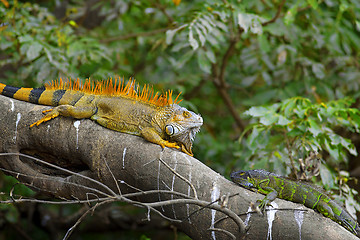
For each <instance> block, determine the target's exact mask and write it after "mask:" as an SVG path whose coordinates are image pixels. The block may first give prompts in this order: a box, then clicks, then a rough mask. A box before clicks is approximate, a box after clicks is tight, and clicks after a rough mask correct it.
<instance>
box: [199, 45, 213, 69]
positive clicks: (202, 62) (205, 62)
mask: <svg viewBox="0 0 360 240" xmlns="http://www.w3.org/2000/svg"><path fill="white" fill-rule="evenodd" d="M197 53H198V54H197V60H198V64H199V67H200V69H201V70H203V71H204V72H206V73H211V63H210V61H209V59H208V58H207V57H206V54H205V52H204V50H202V49H200V50H199V51H197Z"/></svg>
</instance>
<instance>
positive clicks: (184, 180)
mask: <svg viewBox="0 0 360 240" xmlns="http://www.w3.org/2000/svg"><path fill="white" fill-rule="evenodd" d="M44 109H48V107H46V106H39V105H34V104H30V103H26V102H21V101H17V100H13V99H10V98H7V97H4V96H0V113H1V114H0V131H1V138H0V143H1V144H0V146H1V149H0V151H1V152H2V153H25V154H28V155H31V156H34V157H36V158H40V159H42V160H44V161H46V162H49V163H52V164H55V165H57V166H61V167H63V168H65V169H68V170H71V171H72V172H75V173H77V174H74V173H71V172H64V171H61V170H58V169H55V168H53V167H49V166H46V165H44V164H39V163H38V162H36V161H34V159H29V158H27V157H24V156H19V155H7V156H0V167H2V168H3V169H5V172H6V173H7V174H11V175H13V176H14V177H16V178H17V179H18V180H19V181H21V182H25V183H28V184H30V185H31V187H32V188H33V189H36V191H42V192H48V193H50V194H51V195H53V196H55V197H59V198H62V199H64V198H66V199H90V198H93V199H94V198H103V197H108V196H112V197H114V193H116V195H118V196H121V194H126V193H130V192H138V191H140V190H141V191H149V190H167V191H174V192H179V193H182V194H184V195H187V196H189V197H190V199H187V198H185V197H179V196H176V195H172V194H169V193H164V192H162V193H160V192H155V193H153V194H146V195H145V194H144V195H143V196H138V197H136V198H131V199H132V200H134V201H138V202H143V203H147V204H149V205H148V206H154V207H156V209H157V210H158V211H159V212H160V213H161V214H163V215H164V216H166V217H168V218H172V219H178V220H179V219H180V220H182V221H181V222H177V223H175V224H176V225H177V226H178V228H179V229H181V230H182V231H184V232H185V233H187V234H188V235H189V236H190V237H192V238H193V239H231V238H230V237H229V235H228V234H225V233H224V232H223V231H222V230H226V231H228V232H230V233H232V234H233V235H234V236H236V238H237V239H242V237H245V238H246V239H267V238H268V239H271V238H272V239H303V240H305V239H357V238H356V237H355V236H354V235H352V234H351V233H350V232H348V231H347V230H346V229H344V228H343V227H341V226H340V225H339V224H337V223H335V222H333V221H331V220H330V219H328V218H325V217H323V216H322V215H320V214H318V213H316V212H314V211H313V210H310V209H307V208H305V207H303V206H302V205H299V204H294V203H291V202H288V201H283V200H280V199H277V200H276V201H275V202H274V203H273V206H276V208H278V210H272V211H267V214H266V215H265V216H263V217H262V216H259V215H258V214H251V213H249V214H246V212H247V211H248V209H249V205H250V202H255V201H256V200H257V199H261V198H263V196H262V195H260V194H256V193H253V192H250V191H248V190H245V189H243V188H241V187H239V186H237V185H235V184H233V183H232V182H230V181H228V180H227V179H225V178H224V177H223V176H221V175H219V174H218V173H216V172H215V171H213V170H211V169H210V168H208V167H207V166H206V165H204V164H203V163H201V162H200V161H199V160H197V159H195V158H193V157H190V156H188V155H186V154H184V153H182V152H180V151H177V150H172V149H168V148H166V149H165V150H162V149H161V147H160V146H158V145H155V144H152V143H149V142H147V141H145V140H144V139H143V138H141V137H137V136H132V135H129V134H123V133H119V132H115V131H111V130H108V129H106V128H104V127H101V126H99V125H98V124H96V123H95V122H93V121H91V120H89V119H85V120H76V119H71V118H65V117H58V118H56V119H53V120H51V121H49V122H46V123H43V124H41V125H40V126H38V127H33V128H31V129H30V128H29V125H30V124H31V123H33V122H35V121H36V120H38V119H40V118H41V117H42V114H41V111H42V110H44ZM200 134H201V133H200ZM195 156H196V152H195ZM79 174H81V175H83V176H87V177H89V178H92V179H95V180H98V181H100V182H101V183H103V184H104V185H99V184H98V183H96V182H93V181H90V180H89V179H88V178H84V177H82V176H80V175H79ZM105 185H106V186H105ZM117 185H118V186H117ZM84 186H87V188H85V187H84ZM107 187H108V188H110V189H108V188H107ZM118 187H119V188H118ZM194 190H195V191H196V194H197V197H198V200H196V199H195V198H194V196H195V194H194ZM119 191H120V192H121V193H120V192H119ZM89 193H91V194H89ZM236 193H238V195H236V196H233V195H234V194H236ZM222 196H230V197H229V198H226V197H223V198H222V199H223V200H224V201H221V202H218V203H216V204H215V206H213V205H214V204H213V205H212V206H213V207H215V208H216V207H217V208H218V209H208V208H202V207H200V206H204V201H207V202H213V201H215V200H218V199H219V198H220V197H222ZM176 199H178V202H176V201H175V200H176ZM181 199H182V200H181ZM166 200H170V201H173V202H172V204H170V205H164V206H160V207H159V206H158V205H156V204H159V203H161V202H162V201H166ZM226 202H227V204H226ZM163 203H164V202H163ZM218 204H220V205H221V204H223V206H219V205H218ZM281 209H282V210H281ZM295 209H304V210H305V211H300V210H295ZM194 211H196V212H195V213H194V214H191V213H193V212H194ZM226 211H227V214H229V213H235V214H243V215H241V216H240V217H241V219H242V220H243V221H244V222H245V224H247V226H248V227H249V229H248V231H247V232H246V233H245V234H241V233H240V229H239V227H238V225H237V224H235V222H234V221H233V219H232V218H229V217H227V218H225V219H224V220H222V221H219V222H217V220H218V219H220V218H223V217H225V216H227V215H226ZM224 212H225V213H224ZM151 214H153V213H151ZM151 214H150V219H151ZM189 214H191V215H190V217H189V218H187V216H189ZM231 216H232V215H231V214H230V217H231ZM213 228H215V231H214V230H211V229H213Z"/></svg>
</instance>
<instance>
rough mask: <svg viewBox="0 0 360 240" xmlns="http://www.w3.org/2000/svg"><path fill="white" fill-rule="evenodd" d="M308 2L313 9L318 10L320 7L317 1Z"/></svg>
mask: <svg viewBox="0 0 360 240" xmlns="http://www.w3.org/2000/svg"><path fill="white" fill-rule="evenodd" d="M307 2H308V3H309V4H310V6H311V7H312V8H313V9H317V7H318V6H319V5H318V2H317V0H307Z"/></svg>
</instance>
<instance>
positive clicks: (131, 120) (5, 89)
mask: <svg viewBox="0 0 360 240" xmlns="http://www.w3.org/2000/svg"><path fill="white" fill-rule="evenodd" d="M0 94H2V95H5V96H8V97H12V98H15V99H19V100H23V101H27V102H31V103H35V104H41V105H49V106H54V108H53V109H50V110H45V111H43V112H44V113H47V114H46V115H45V116H44V117H43V118H42V119H40V120H39V121H37V122H35V123H34V124H32V125H30V127H33V126H34V125H37V126H38V125H39V124H41V123H43V122H46V121H49V120H51V119H52V118H56V117H57V116H59V115H62V116H66V117H73V118H77V119H82V118H90V119H92V120H94V121H96V122H97V123H99V124H100V125H102V126H104V127H106V128H109V129H112V130H115V131H119V132H125V133H129V134H133V135H138V136H141V137H143V138H145V139H146V140H148V141H149V142H153V143H156V144H158V145H160V146H162V147H171V148H177V149H181V150H182V151H183V152H185V153H187V154H189V155H191V156H192V151H191V147H192V142H193V140H194V138H195V135H196V133H197V132H198V131H199V130H200V126H201V125H202V124H203V119H202V117H201V116H200V115H198V114H195V113H193V112H191V111H188V110H187V109H186V108H183V107H180V106H179V105H177V103H178V102H179V101H177V99H178V98H176V99H175V100H174V101H173V100H172V96H171V95H172V91H168V92H166V94H163V95H159V94H158V93H155V94H154V92H153V91H152V89H149V87H148V86H144V87H143V88H142V90H141V91H140V88H139V85H137V86H136V85H135V81H132V80H129V82H128V83H127V84H126V85H125V84H124V83H123V81H121V80H119V81H118V82H117V81H116V80H115V81H114V82H113V81H112V80H108V81H107V82H98V83H96V84H93V83H91V82H90V80H89V79H88V80H87V81H86V82H85V83H84V84H81V83H80V81H79V79H78V80H77V81H75V82H72V81H68V82H63V81H62V80H61V79H60V80H59V81H55V82H52V83H51V84H48V85H45V87H43V88H18V87H11V86H7V85H5V84H1V83H0Z"/></svg>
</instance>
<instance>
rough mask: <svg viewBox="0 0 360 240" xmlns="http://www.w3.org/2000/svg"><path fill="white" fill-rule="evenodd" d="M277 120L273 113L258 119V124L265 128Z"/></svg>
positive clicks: (277, 117) (277, 116)
mask: <svg viewBox="0 0 360 240" xmlns="http://www.w3.org/2000/svg"><path fill="white" fill-rule="evenodd" d="M278 120H279V115H278V114H274V113H268V114H266V115H264V116H263V117H261V118H260V123H262V124H264V125H265V126H269V125H271V124H273V123H275V122H277V121H278Z"/></svg>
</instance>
